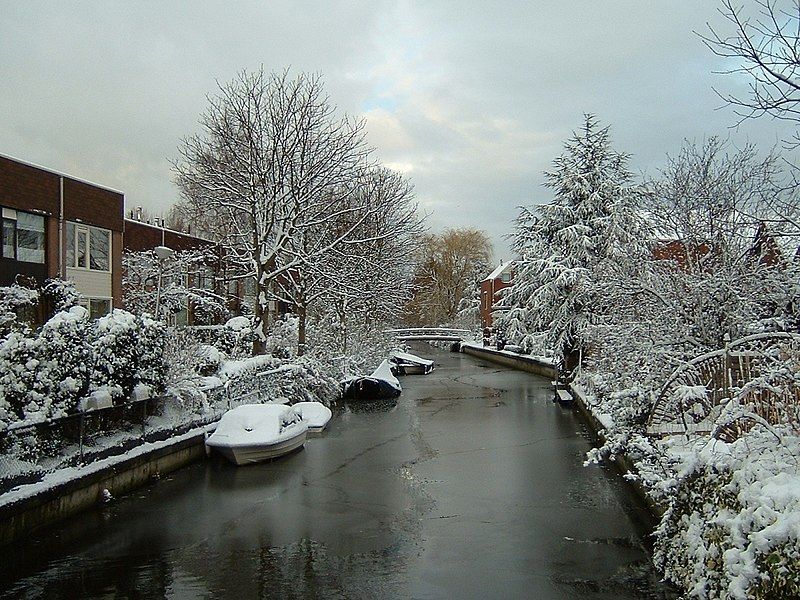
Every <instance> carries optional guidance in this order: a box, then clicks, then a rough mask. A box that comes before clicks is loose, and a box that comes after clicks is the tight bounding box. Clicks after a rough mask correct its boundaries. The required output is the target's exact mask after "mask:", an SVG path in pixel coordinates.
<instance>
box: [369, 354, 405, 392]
mask: <svg viewBox="0 0 800 600" xmlns="http://www.w3.org/2000/svg"><path fill="white" fill-rule="evenodd" d="M370 377H372V378H373V379H379V380H381V381H385V382H386V383H388V384H389V385H391V386H392V387H394V388H395V389H398V390H399V389H402V388H401V387H400V381H399V380H398V379H397V377H395V376H394V374H393V373H392V365H391V363H390V362H389V361H388V360H384V361H383V362H382V363H381V364H380V365H378V368H377V369H375V370H374V371H373V372H372V374H371V375H370Z"/></svg>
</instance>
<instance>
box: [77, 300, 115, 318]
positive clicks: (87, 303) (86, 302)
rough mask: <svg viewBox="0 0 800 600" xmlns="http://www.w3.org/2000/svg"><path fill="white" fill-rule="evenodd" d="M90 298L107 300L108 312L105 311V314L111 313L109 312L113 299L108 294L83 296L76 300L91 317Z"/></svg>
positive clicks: (112, 306) (112, 305) (112, 308)
mask: <svg viewBox="0 0 800 600" xmlns="http://www.w3.org/2000/svg"><path fill="white" fill-rule="evenodd" d="M92 300H104V301H107V302H108V312H107V313H106V315H109V314H111V312H112V311H113V310H114V299H113V298H111V297H110V296H92V297H91V298H88V297H86V296H83V297H82V298H81V299H80V301H79V302H78V304H79V305H80V306H82V307H83V308H85V309H86V310H87V311H88V313H89V317H90V318H92ZM101 316H105V315H101ZM94 318H95V319H99V318H100V317H94Z"/></svg>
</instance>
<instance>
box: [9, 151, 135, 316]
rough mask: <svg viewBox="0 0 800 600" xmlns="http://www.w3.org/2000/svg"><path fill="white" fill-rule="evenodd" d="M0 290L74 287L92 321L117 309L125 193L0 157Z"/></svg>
mask: <svg viewBox="0 0 800 600" xmlns="http://www.w3.org/2000/svg"><path fill="white" fill-rule="evenodd" d="M0 210H1V211H2V228H1V229H0V248H2V256H1V257H0V286H7V285H11V284H13V283H15V282H19V283H26V282H27V283H28V284H33V283H34V282H35V283H36V284H39V285H40V284H41V283H42V282H44V280H45V279H47V278H51V277H60V278H62V279H69V280H72V281H73V282H74V283H75V288H76V289H77V290H78V292H79V293H80V294H81V295H82V296H83V298H84V299H83V303H84V304H85V306H86V308H87V309H89V312H90V314H91V315H92V316H93V317H96V316H100V315H103V314H106V313H107V312H109V311H110V310H111V309H112V308H113V307H121V306H122V279H121V271H122V247H123V243H122V234H123V229H124V226H123V211H124V195H123V194H122V192H119V191H117V190H113V189H111V188H107V187H104V186H100V185H97V184H95V183H90V182H88V181H83V180H81V179H77V178H75V177H71V176H69V175H65V174H63V173H59V172H57V171H52V170H49V169H45V168H43V167H39V166H36V165H33V164H29V163H26V162H23V161H20V160H17V159H14V158H10V157H7V156H3V155H0Z"/></svg>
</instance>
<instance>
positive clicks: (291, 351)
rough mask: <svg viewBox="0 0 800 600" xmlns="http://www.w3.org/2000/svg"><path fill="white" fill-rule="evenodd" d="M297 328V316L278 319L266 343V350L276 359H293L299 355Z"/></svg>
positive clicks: (290, 315) (285, 316)
mask: <svg viewBox="0 0 800 600" xmlns="http://www.w3.org/2000/svg"><path fill="white" fill-rule="evenodd" d="M297 327H298V318H297V316H296V315H292V314H288V315H284V316H283V317H281V318H280V319H277V320H276V321H275V323H274V324H273V325H272V328H271V329H270V332H269V336H268V338H267V341H266V343H265V350H266V352H267V353H268V354H271V355H272V356H274V357H276V358H292V357H293V356H295V355H296V354H297V336H298V333H297Z"/></svg>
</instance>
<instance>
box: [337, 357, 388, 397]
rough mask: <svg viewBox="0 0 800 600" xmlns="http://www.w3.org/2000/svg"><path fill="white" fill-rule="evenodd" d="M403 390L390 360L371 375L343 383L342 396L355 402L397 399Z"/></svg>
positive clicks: (352, 378)
mask: <svg viewBox="0 0 800 600" xmlns="http://www.w3.org/2000/svg"><path fill="white" fill-rule="evenodd" d="M402 390H403V388H401V387H400V382H399V381H398V380H397V377H395V376H394V374H393V373H392V366H391V363H390V362H389V361H388V360H385V361H383V362H382V363H381V364H380V366H378V368H377V369H375V370H374V371H373V372H372V374H371V375H368V376H364V377H350V378H349V379H345V380H344V381H342V396H343V397H344V398H350V399H353V400H380V399H384V398H397V397H398V396H399V395H400V392H401V391H402Z"/></svg>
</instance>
